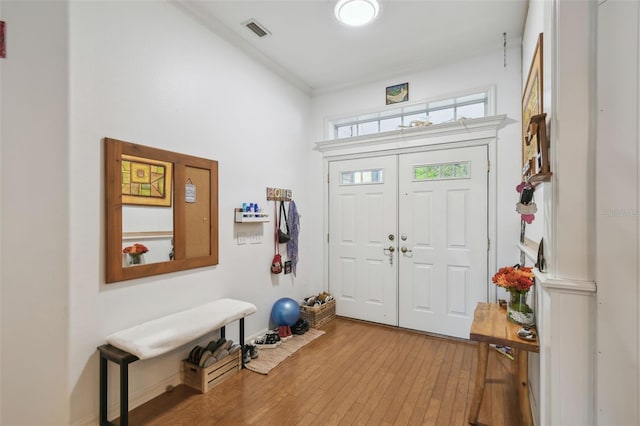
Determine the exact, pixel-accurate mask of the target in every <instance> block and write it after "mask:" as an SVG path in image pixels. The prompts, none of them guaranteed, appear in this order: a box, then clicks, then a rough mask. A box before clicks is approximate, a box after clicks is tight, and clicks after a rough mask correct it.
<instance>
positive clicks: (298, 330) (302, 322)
mask: <svg viewBox="0 0 640 426" xmlns="http://www.w3.org/2000/svg"><path fill="white" fill-rule="evenodd" d="M291 331H292V332H293V334H298V335H301V334H304V333H306V332H307V331H309V322H308V321H307V320H306V319H302V318H300V319H299V320H298V321H297V322H296V323H295V324H294V325H293V326H292V327H291Z"/></svg>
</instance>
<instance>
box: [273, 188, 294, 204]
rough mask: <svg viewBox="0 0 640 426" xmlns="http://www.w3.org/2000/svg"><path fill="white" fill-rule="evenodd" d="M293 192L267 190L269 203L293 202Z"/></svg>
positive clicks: (278, 189)
mask: <svg viewBox="0 0 640 426" xmlns="http://www.w3.org/2000/svg"><path fill="white" fill-rule="evenodd" d="M292 196H293V192H292V191H291V190H290V189H285V188H267V201H291V197H292Z"/></svg>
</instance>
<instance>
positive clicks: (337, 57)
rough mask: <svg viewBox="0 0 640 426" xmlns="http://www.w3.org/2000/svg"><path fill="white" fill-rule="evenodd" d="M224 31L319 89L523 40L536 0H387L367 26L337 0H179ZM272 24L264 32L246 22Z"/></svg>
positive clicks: (274, 66)
mask: <svg viewBox="0 0 640 426" xmlns="http://www.w3.org/2000/svg"><path fill="white" fill-rule="evenodd" d="M178 1H179V4H181V5H183V6H184V7H185V8H186V9H187V10H189V11H190V12H191V13H193V14H195V15H196V16H197V17H198V18H199V19H201V20H202V21H203V22H205V24H206V25H207V26H209V27H210V28H211V29H212V30H213V31H215V32H216V33H217V34H219V35H220V36H222V37H223V38H225V39H226V40H228V41H229V42H231V43H233V44H234V45H236V46H237V47H239V48H241V49H242V50H244V51H246V52H247V53H249V54H250V55H252V56H253V57H255V58H257V59H259V60H260V61H261V62H262V63H263V64H265V65H267V66H268V67H269V68H271V69H272V70H274V71H275V72H277V73H278V74H280V75H282V76H283V77H285V78H286V79H288V80H289V81H291V82H292V83H294V84H296V85H297V86H298V87H300V88H301V89H303V90H305V91H306V92H308V93H311V94H317V93H322V92H327V91H331V90H337V89H340V88H344V87H347V86H350V85H354V84H360V83H364V82H369V81H374V80H381V79H389V78H393V77H395V76H396V75H399V74H402V73H407V72H411V71H415V70H419V69H425V68H431V67H436V66H441V65H444V64H447V63H453V62H457V61H460V60H461V59H463V58H467V57H470V56H476V55H482V54H485V53H488V52H491V51H495V50H502V48H503V44H504V42H503V33H505V32H506V33H507V46H512V45H514V44H518V45H519V44H520V40H521V38H522V31H523V28H524V22H525V17H526V12H527V7H528V0H380V1H381V11H380V14H379V15H378V17H377V18H376V20H375V21H374V22H373V23H372V24H370V25H369V26H366V27H359V28H352V27H347V26H346V25H344V24H341V23H340V22H338V21H337V19H336V18H335V17H334V15H333V7H334V5H335V3H336V2H337V0H286V1H272V0H258V1H256V0H254V1H249V0H232V1H229V0H226V1H225V0H205V1H193V0H178ZM250 19H255V20H256V21H257V22H259V23H260V24H261V25H262V26H264V27H265V28H266V29H267V30H269V31H270V32H271V35H269V36H267V37H263V38H259V37H258V36H256V35H255V34H254V33H252V32H251V31H249V30H248V29H247V28H246V27H245V26H244V25H243V23H245V22H246V21H248V20H250Z"/></svg>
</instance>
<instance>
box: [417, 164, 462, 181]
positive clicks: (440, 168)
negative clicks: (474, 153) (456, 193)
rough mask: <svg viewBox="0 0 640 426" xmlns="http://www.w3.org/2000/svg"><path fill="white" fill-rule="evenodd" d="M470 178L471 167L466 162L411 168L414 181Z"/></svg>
mask: <svg viewBox="0 0 640 426" xmlns="http://www.w3.org/2000/svg"><path fill="white" fill-rule="evenodd" d="M470 177H471V167H470V165H469V162H468V161H459V162H456V163H441V164H424V165H419V166H413V180H414V181H420V180H444V179H469V178H470Z"/></svg>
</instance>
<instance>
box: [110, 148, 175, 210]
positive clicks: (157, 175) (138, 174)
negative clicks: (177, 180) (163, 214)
mask: <svg viewBox="0 0 640 426" xmlns="http://www.w3.org/2000/svg"><path fill="white" fill-rule="evenodd" d="M121 165H122V203H123V204H138V205H144V206H162V207H169V206H171V181H172V180H171V172H172V164H171V163H169V162H166V161H158V160H152V159H149V158H141V157H135V156H133V155H123V156H122V162H121Z"/></svg>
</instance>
